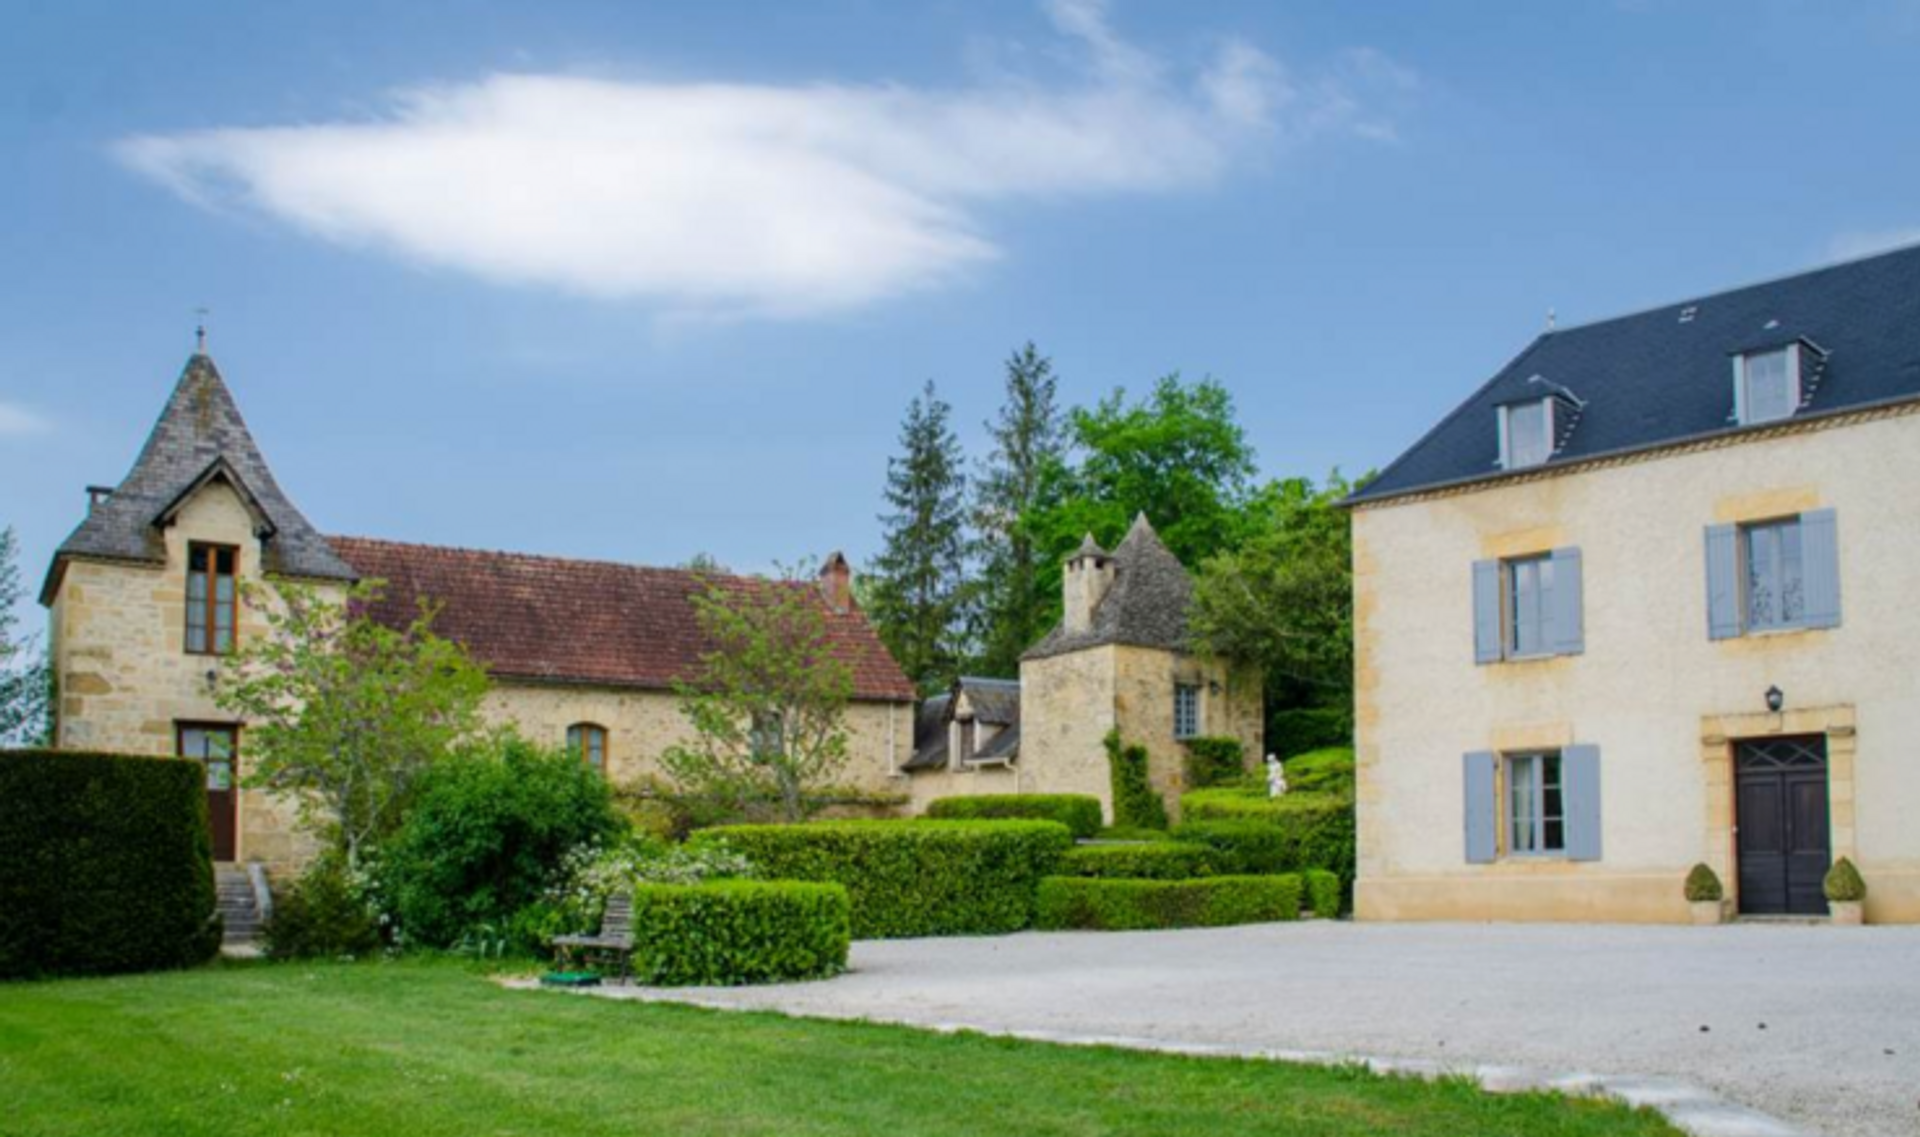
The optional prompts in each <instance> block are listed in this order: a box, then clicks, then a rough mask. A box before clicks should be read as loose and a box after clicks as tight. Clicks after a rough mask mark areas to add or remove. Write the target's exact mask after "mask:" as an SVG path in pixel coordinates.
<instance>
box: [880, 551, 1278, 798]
mask: <svg viewBox="0 0 1920 1137" xmlns="http://www.w3.org/2000/svg"><path fill="white" fill-rule="evenodd" d="M1061 588H1062V599H1063V610H1062V616H1061V620H1060V623H1059V624H1058V625H1057V626H1056V627H1054V629H1053V630H1052V631H1050V632H1049V633H1048V634H1047V635H1046V636H1045V637H1044V638H1042V639H1041V641H1040V642H1039V643H1037V644H1035V645H1034V646H1033V647H1032V648H1031V649H1029V650H1028V651H1027V653H1026V654H1025V655H1024V656H1023V657H1022V658H1021V660H1020V679H1019V681H1018V682H1017V683H1015V682H1011V681H1008V680H986V679H970V678H969V679H962V680H961V681H960V682H959V683H958V684H956V685H955V687H954V689H953V690H952V691H951V692H949V693H947V694H945V695H942V696H939V697H937V698H934V699H930V700H928V701H927V702H926V703H924V704H923V705H922V706H921V709H920V715H919V719H918V723H917V726H916V729H915V739H914V749H913V756H912V757H911V758H910V759H909V760H908V761H907V762H906V764H905V766H904V769H905V770H906V772H907V774H908V776H909V779H910V780H909V783H908V784H909V786H910V788H911V790H912V794H913V800H914V802H915V804H916V805H924V803H925V802H927V801H930V800H932V799H933V798H937V797H946V796H949V795H956V794H1003V793H1074V794H1091V795H1093V796H1094V797H1097V798H1099V799H1100V802H1101V806H1102V808H1103V809H1104V810H1105V811H1106V814H1107V816H1108V818H1109V820H1111V818H1112V815H1113V792H1112V787H1111V782H1110V778H1109V771H1108V767H1107V755H1106V748H1105V746H1104V745H1103V740H1104V739H1105V738H1106V735H1107V732H1108V731H1110V730H1114V729H1118V730H1119V731H1120V734H1121V737H1122V738H1124V739H1125V740H1126V741H1127V742H1128V743H1138V744H1140V745H1143V746H1145V747H1146V748H1147V753H1148V773H1149V777H1150V778H1151V780H1152V782H1153V785H1154V787H1155V788H1156V789H1158V790H1159V791H1160V794H1161V796H1162V798H1164V799H1165V801H1166V803H1167V809H1168V812H1169V814H1170V815H1172V816H1175V817H1177V816H1178V815H1179V805H1180V801H1179V799H1180V794H1181V793H1182V792H1183V791H1184V790H1185V789H1187V788H1188V787H1187V785H1186V755H1187V746H1186V743H1187V742H1188V741H1189V740H1191V739H1194V738H1199V737H1204V736H1212V737H1229V738H1235V739H1238V740H1239V742H1240V744H1241V746H1242V748H1243V749H1244V751H1245V754H1246V760H1247V762H1248V764H1249V765H1250V766H1251V765H1252V764H1254V763H1257V762H1258V761H1259V759H1260V756H1261V746H1262V742H1263V739H1264V736H1265V722H1264V689H1263V677H1262V674H1261V672H1260V670H1259V669H1258V668H1257V667H1253V666H1250V665H1247V664H1244V663H1237V662H1234V661H1229V660H1221V659H1214V658H1210V657H1207V656H1203V655H1200V654H1197V653H1195V652H1193V651H1191V650H1189V647H1188V643H1187V606H1188V603H1189V602H1190V600H1191V598H1192V595H1193V582H1192V579H1191V578H1190V577H1189V576H1188V574H1187V570H1186V568H1185V566H1183V565H1182V564H1181V563H1180V560H1179V558H1177V557H1175V556H1174V555H1173V553H1172V552H1171V551H1170V550H1169V549H1168V548H1167V547H1166V545H1165V544H1164V543H1162V542H1161V540H1160V537H1159V535H1158V534H1157V533H1155V532H1154V531H1153V526H1152V525H1151V524H1149V523H1148V521H1147V519H1146V517H1145V516H1142V517H1140V518H1138V519H1136V520H1135V521H1134V523H1133V528H1132V529H1131V530H1130V531H1129V532H1128V533H1127V536H1126V538H1125V540H1123V541H1122V542H1121V543H1120V546H1119V547H1118V548H1117V549H1115V550H1114V551H1113V552H1111V553H1109V552H1107V551H1106V550H1104V549H1102V548H1101V547H1100V546H1099V545H1098V544H1096V543H1095V542H1094V540H1093V538H1092V536H1088V537H1087V539H1086V541H1085V542H1083V543H1082V544H1081V546H1080V548H1079V550H1078V551H1076V552H1075V553H1074V554H1073V556H1072V557H1070V558H1068V560H1067V563H1066V572H1065V576H1064V579H1063V582H1062V585H1061Z"/></svg>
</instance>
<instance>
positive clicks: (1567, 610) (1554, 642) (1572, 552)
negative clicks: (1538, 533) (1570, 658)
mask: <svg viewBox="0 0 1920 1137" xmlns="http://www.w3.org/2000/svg"><path fill="white" fill-rule="evenodd" d="M1584 593H1585V585H1584V584H1583V583H1582V581H1581V579H1580V550H1579V549H1555V550H1554V551H1553V590H1552V591H1551V592H1550V593H1548V594H1547V611H1548V613H1549V615H1548V624H1547V635H1548V636H1549V637H1550V638H1549V640H1548V647H1549V649H1550V650H1552V652H1553V653H1554V654H1555V655H1579V654H1580V653H1581V652H1583V651H1585V650H1587V632H1586V625H1585V617H1584V615H1583V613H1582V611H1581V610H1582V608H1583V607H1584V606H1585V603H1586V601H1585V599H1584Z"/></svg>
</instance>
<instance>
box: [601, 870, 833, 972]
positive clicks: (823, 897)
mask: <svg viewBox="0 0 1920 1137" xmlns="http://www.w3.org/2000/svg"><path fill="white" fill-rule="evenodd" d="M850 919H851V906H850V904H849V901H848V898H847V890H846V889H845V888H842V887H841V886H840V885H837V884H812V883H801V882H798V881H787V880H779V881H748V880H727V881H714V882H710V883H707V884H697V885H682V884H643V885H639V886H638V887H636V888H635V889H634V890H633V969H634V977H635V978H636V979H637V980H639V981H640V982H642V983H647V984H652V985H656V986H666V987H696V986H697V987H719V986H736V985H739V984H743V983H779V982H784V981H787V980H794V979H815V978H818V977H820V976H824V975H833V974H835V973H837V972H839V971H842V970H844V969H845V968H846V966H847V944H848V941H849V939H850V938H851V933H850V928H851V922H850Z"/></svg>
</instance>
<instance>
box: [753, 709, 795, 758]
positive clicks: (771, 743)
mask: <svg viewBox="0 0 1920 1137" xmlns="http://www.w3.org/2000/svg"><path fill="white" fill-rule="evenodd" d="M785 725H786V724H785V720H784V719H783V718H782V717H781V715H780V713H779V712H778V711H764V712H759V713H756V714H755V715H754V716H753V737H752V739H751V740H750V741H751V744H752V746H753V756H754V757H755V758H759V759H767V758H778V757H780V756H781V755H782V754H784V753H785V752H786V747H787V738H786V730H785V729H784V728H785Z"/></svg>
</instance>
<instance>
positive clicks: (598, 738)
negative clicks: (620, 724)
mask: <svg viewBox="0 0 1920 1137" xmlns="http://www.w3.org/2000/svg"><path fill="white" fill-rule="evenodd" d="M567 749H568V750H570V751H572V752H573V753H575V754H578V755H579V756H580V760H581V761H582V762H585V763H586V764H587V765H588V766H590V767H592V768H593V769H595V770H598V771H599V772H600V773H602V774H604V773H606V772H607V728H606V727H603V726H595V725H593V724H592V723H585V722H583V723H575V724H574V725H572V726H570V727H568V728H567Z"/></svg>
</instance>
